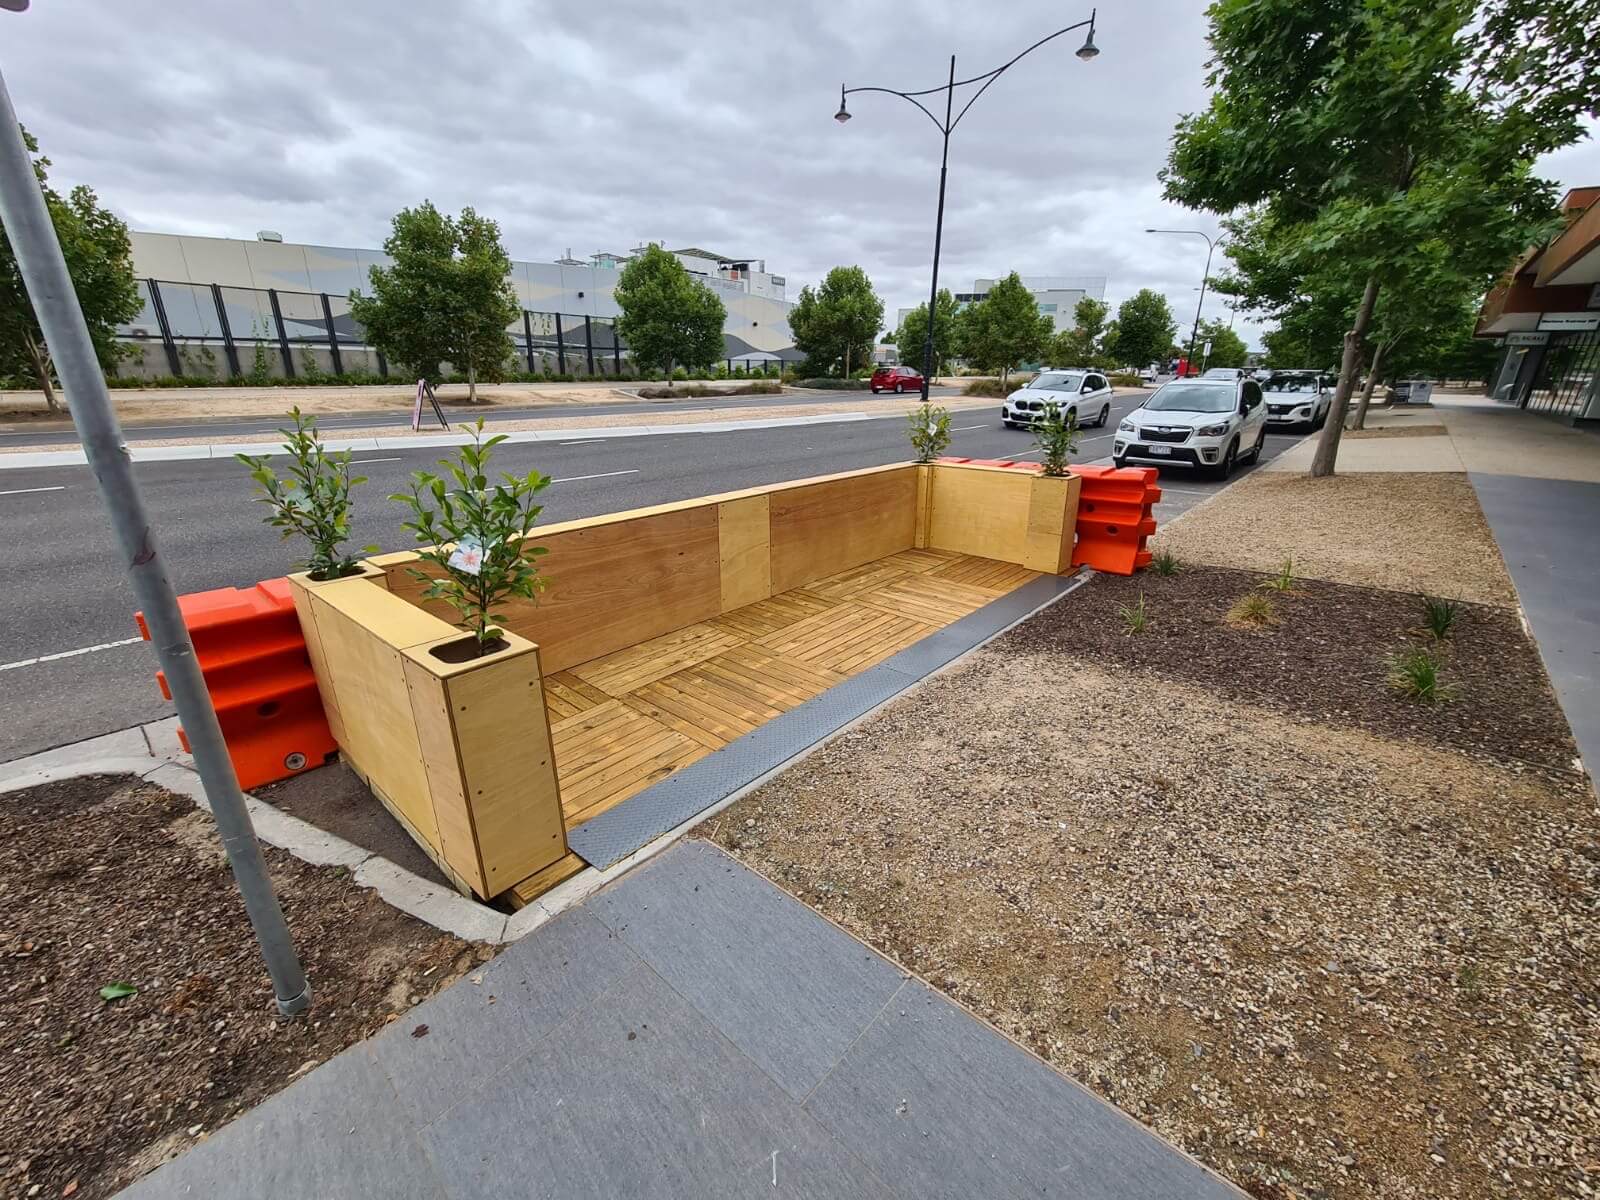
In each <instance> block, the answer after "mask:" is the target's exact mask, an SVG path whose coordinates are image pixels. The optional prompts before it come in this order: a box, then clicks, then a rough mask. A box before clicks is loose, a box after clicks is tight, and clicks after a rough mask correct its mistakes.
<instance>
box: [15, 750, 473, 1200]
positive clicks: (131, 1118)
mask: <svg viewBox="0 0 1600 1200" xmlns="http://www.w3.org/2000/svg"><path fill="white" fill-rule="evenodd" d="M266 853H267V862H268V866H269V868H270V870H271V874H272V879H273V882H274V884H275V886H276V888H277V891H278V897H279V900H280V902H281V903H282V904H283V907H284V911H285V914H286V916H287V918H288V922H289V927H290V929H291V931H292V932H293V934H294V937H295V940H296V945H297V948H298V950H299V952H300V956H301V961H302V962H303V964H304V965H305V968H306V972H307V975H308V976H309V978H310V980H311V984H312V989H313V992H314V994H315V1004H314V1006H313V1008H312V1010H311V1011H310V1012H309V1013H308V1014H305V1015H304V1016H302V1017H300V1018H299V1019H296V1020H294V1021H280V1020H279V1019H278V1018H277V1010H276V1005H275V1003H274V1001H273V994H272V985H271V982H270V980H269V979H268V977H267V973H266V969H265V968H264V967H263V965H262V963H261V959H260V956H259V953H258V951H257V947H256V943H255V941H254V938H253V936H252V934H251V930H250V925H249V922H248V919H247V918H246V916H245V913H244V907H243V905H242V903H241V902H240V900H239V896H238V892H237V890H236V889H235V887H234V883H233V876H232V874H231V873H230V871H229V869H228V866H227V861H226V858H225V857H224V855H223V852H222V848H221V845H220V843H219V842H218V840H217V837H216V833H215V829H214V826H213V825H212V822H211V818H210V816H209V814H207V813H205V812H203V811H201V810H198V809H196V808H195V806H194V805H193V804H192V803H191V802H190V801H189V800H187V799H184V798H182V797H179V796H175V795H173V794H172V793H170V792H167V791H165V790H164V789H162V788H158V787H154V786H152V785H150V784H147V783H143V782H141V781H139V780H137V779H133V778H129V777H118V776H97V777H90V778H83V779H73V780H67V781H64V782H60V783H53V784H47V785H44V786H42V787H37V788H33V789H30V790H28V791H24V792H18V793H15V794H12V795H9V796H5V797H0V879H4V881H5V884H4V886H3V887H0V1003H3V1007H4V1010H5V1012H6V1014H7V1015H6V1017H5V1019H4V1021H3V1022H0V1055H3V1058H4V1062H5V1064H6V1065H5V1070H4V1072H3V1074H0V1194H4V1195H6V1196H18V1197H27V1196H40V1197H58V1196H60V1197H65V1196H76V1197H80V1198H88V1200H92V1198H94V1197H101V1196H109V1195H111V1194H112V1193H114V1192H115V1191H117V1190H118V1189H119V1188H120V1187H122V1186H124V1185H126V1184H127V1183H128V1182H130V1181H131V1180H132V1179H133V1178H135V1177H136V1176H138V1175H140V1174H143V1173H144V1172H146V1171H148V1170H151V1169H153V1168H154V1167H156V1166H158V1165H160V1163H161V1162H163V1161H165V1160H166V1159H168V1158H170V1157H173V1156H174V1155H176V1154H177V1153H179V1152H181V1151H182V1150H183V1149H185V1148H186V1147H187V1146H189V1145H190V1144H192V1143H193V1142H194V1141H195V1140H196V1139H198V1138H201V1137H204V1136H205V1135H207V1134H208V1133H210V1132H212V1131H214V1130H216V1129H217V1128H218V1127H219V1126H221V1125H223V1124H225V1123H227V1122H228V1121H229V1120H231V1119H232V1118H234V1117H236V1116H238V1115H239V1114H240V1113H241V1112H243V1111H244V1110H245V1109H247V1108H249V1107H251V1106H252V1105H255V1104H257V1103H259V1102H260V1101H261V1100H263V1099H265V1098H266V1097H267V1096H269V1095H271V1094H272V1093H273V1092H276V1091H277V1090H279V1089H280V1088H282V1087H284V1086H285V1085H286V1084H288V1083H289V1082H290V1081H291V1080H292V1079H294V1078H296V1077H297V1076H299V1075H301V1074H304V1073H305V1072H306V1071H308V1070H310V1069H311V1068H312V1067H314V1066H316V1065H317V1064H318V1063H320V1062H322V1061H323V1060H325V1059H328V1058H331V1057H332V1056H333V1055H335V1054H337V1053H338V1052H339V1051H341V1050H343V1049H344V1048H345V1047H347V1046H349V1045H351V1044H352V1043H354V1042H356V1041H358V1040H360V1039H361V1038H364V1037H366V1036H368V1035H369V1034H371V1033H373V1032H375V1031H376V1030H378V1029H379V1028H381V1027H382V1026H383V1025H384V1024H385V1023H386V1022H387V1021H389V1020H392V1019H394V1017H395V1016H396V1015H397V1014H399V1013H401V1012H403V1011H405V1010H406V1009H407V1008H409V1007H410V1006H411V1005H413V1004H416V1003H418V1002H419V1001H420V1000H422V999H424V998H425V997H427V996H429V995H431V994H432V993H433V992H435V991H436V990H438V988H439V987H441V986H442V985H443V984H445V983H447V982H449V981H451V980H452V979H455V978H457V977H458V976H459V975H461V974H462V973H464V972H465V971H467V970H468V969H470V968H471V967H472V966H474V965H476V964H477V963H478V962H480V961H483V960H484V959H487V958H488V957H490V956H491V954H492V951H490V950H488V949H487V948H485V947H478V946H473V945H471V944H469V943H466V942H463V941H460V940H458V939H456V938H454V937H450V936H447V935H443V934H440V933H439V932H438V931H437V930H435V929H432V928H430V927H428V926H426V925H423V924H422V923H420V922H418V921H414V920H412V919H411V918H410V917H407V916H404V915H403V914H401V913H398V912H396V911H394V910H393V909H391V908H389V907H388V906H387V905H386V904H384V903H383V902H382V901H381V900H380V899H378V897H377V896H376V895H375V894H374V893H373V892H371V891H369V890H367V889H365V888H361V887H357V886H356V885H355V884H354V883H352V882H351V880H350V877H349V875H348V873H347V872H345V871H344V870H342V869H339V868H326V867H312V866H309V865H307V864H305V863H302V862H300V861H298V860H296V859H294V858H292V857H290V856H289V855H287V854H284V853H283V852H281V851H277V850H273V849H270V848H269V849H267V851H266ZM113 984H128V985H131V986H132V987H134V988H136V989H137V992H136V994H132V995H128V996H126V997H124V998H120V999H103V998H102V996H101V989H102V988H104V987H107V986H108V985H113Z"/></svg>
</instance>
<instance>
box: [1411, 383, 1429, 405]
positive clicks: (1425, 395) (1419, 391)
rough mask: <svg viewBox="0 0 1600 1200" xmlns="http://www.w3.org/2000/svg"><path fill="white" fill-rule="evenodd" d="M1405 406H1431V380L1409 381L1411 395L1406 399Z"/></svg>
mask: <svg viewBox="0 0 1600 1200" xmlns="http://www.w3.org/2000/svg"><path fill="white" fill-rule="evenodd" d="M1406 403H1407V404H1432V403H1433V380H1431V379H1413V380H1412V381H1411V394H1410V395H1409V396H1407V397H1406Z"/></svg>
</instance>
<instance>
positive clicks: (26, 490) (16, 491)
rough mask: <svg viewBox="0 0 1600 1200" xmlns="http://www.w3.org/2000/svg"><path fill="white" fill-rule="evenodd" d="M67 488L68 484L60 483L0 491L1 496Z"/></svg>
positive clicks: (23, 494) (57, 490)
mask: <svg viewBox="0 0 1600 1200" xmlns="http://www.w3.org/2000/svg"><path fill="white" fill-rule="evenodd" d="M66 490H67V485H66V484H64V483H58V484H56V486H55V487H39V488H15V489H13V490H12V491H9V492H0V496H26V495H27V494H28V493H29V492H64V491H66Z"/></svg>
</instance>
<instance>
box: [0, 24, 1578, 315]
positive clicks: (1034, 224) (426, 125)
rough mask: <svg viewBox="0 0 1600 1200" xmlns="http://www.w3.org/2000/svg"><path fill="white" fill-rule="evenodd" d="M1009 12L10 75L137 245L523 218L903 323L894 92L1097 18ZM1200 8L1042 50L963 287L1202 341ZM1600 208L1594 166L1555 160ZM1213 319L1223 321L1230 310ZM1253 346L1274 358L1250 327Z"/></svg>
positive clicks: (69, 172)
mask: <svg viewBox="0 0 1600 1200" xmlns="http://www.w3.org/2000/svg"><path fill="white" fill-rule="evenodd" d="M1088 11H1089V9H1088V6H1087V5H1084V6H1082V7H1081V8H1080V7H1078V6H1075V5H1072V4H1068V5H1061V4H1059V3H1043V2H1034V0H1011V2H1008V3H1002V4H996V5H994V6H992V7H983V6H979V5H974V4H970V3H953V2H950V0H945V2H935V0H895V2H894V3H889V2H887V0H856V2H853V3H852V2H850V0H836V2H834V3H826V4H823V3H815V2H813V0H788V2H787V3H783V4H750V3H733V2H731V0H696V2H692V3H691V2H687V0H651V2H650V3H643V2H641V0H607V2H606V3H597V4H591V5H574V4H570V3H567V4H560V5H555V4H547V3H540V2H526V3H516V2H511V0H500V2H485V0H474V2H473V3H466V4H462V3H453V4H452V3H432V4H421V3H414V2H410V0H406V2H401V0H338V2H337V3H330V2H329V0H275V2H274V3H272V4H250V5H244V4H218V3H215V0H211V2H206V0H131V2H124V3H108V2H106V0H96V2H90V0H33V7H32V9H31V10H30V11H28V12H27V13H24V14H22V15H20V16H18V15H12V14H7V13H0V66H3V68H4V70H5V73H6V77H7V80H8V83H9V86H10V88H11V92H12V98H13V100H14V102H15V104H16V107H17V109H18V112H19V114H20V115H21V117H22V120H23V122H24V123H25V124H26V125H28V127H29V128H30V129H31V130H32V131H33V132H34V133H35V134H37V135H38V137H39V138H40V140H41V141H42V143H43V145H44V149H45V151H46V152H47V153H48V154H49V155H50V157H51V158H52V159H53V160H54V162H55V167H54V175H53V178H54V180H55V181H56V182H57V183H60V184H64V185H70V184H74V183H79V182H84V183H89V184H92V185H93V186H94V187H95V188H96V189H97V190H98V191H99V192H100V195H101V197H102V199H103V200H104V201H106V202H107V203H109V204H110V205H111V206H112V207H113V208H114V209H116V210H117V211H118V212H119V213H120V214H121V215H122V216H124V217H125V218H126V219H127V220H128V222H129V223H130V225H132V227H133V228H135V229H146V230H159V231H165V232H181V233H200V234H212V235H217V236H231V237H251V236H253V235H254V233H255V231H256V230H257V229H263V228H267V229H276V230H279V231H281V232H282V233H283V235H284V236H285V238H287V239H288V240H290V241H306V242H320V243H324V244H334V245H357V246H375V245H377V244H378V243H380V242H381V240H382V239H383V237H384V235H385V234H386V232H387V229H388V220H389V218H390V216H391V215H392V214H393V213H394V211H395V210H396V209H398V208H399V207H401V206H403V205H407V204H413V203H416V202H417V201H420V200H421V199H423V198H425V197H426V198H429V199H432V200H433V201H434V202H435V203H436V204H439V205H440V206H442V207H446V208H450V209H456V208H459V207H461V206H462V205H466V204H471V205H473V206H475V207H476V208H477V209H478V210H479V211H480V212H483V213H486V214H488V215H491V216H493V217H495V218H496V219H497V220H499V222H500V224H501V228H502V230H503V232H504V236H505V242H506V246H507V249H508V250H509V251H510V252H511V254H512V256H513V257H514V258H525V259H535V260H539V259H543V260H549V259H552V258H555V257H557V256H559V255H560V254H561V253H562V252H563V251H564V250H565V249H567V248H568V247H571V248H572V250H573V251H574V252H575V253H577V254H578V255H579V256H586V255H587V254H589V253H591V252H593V251H596V250H613V251H625V250H627V249H628V248H629V247H632V246H634V245H636V244H638V243H639V241H641V240H660V241H663V242H665V243H667V244H669V245H676V246H683V245H696V246H703V247H706V248H708V249H711V250H714V251H717V252H719V253H725V254H729V255H749V256H752V257H761V258H765V259H766V260H767V265H768V268H769V269H770V270H772V271H776V272H779V273H782V274H785V275H787V276H788V278H789V281H790V295H791V297H792V296H793V295H794V294H796V293H798V291H799V285H800V284H801V283H804V282H811V281H815V280H816V279H818V278H819V277H820V276H821V275H822V274H823V273H824V272H825V271H826V270H827V269H828V268H829V267H831V266H833V265H835V264H839V263H858V264H860V265H861V266H862V267H864V268H866V270H867V271H868V273H869V274H870V275H871V276H872V278H873V280H874V282H875V283H876V284H877V287H878V290H879V292H880V294H881V295H882V296H883V297H884V300H885V303H886V305H887V307H888V310H889V321H890V323H891V324H892V322H893V314H894V309H895V308H896V307H900V306H909V305H911V304H914V303H917V302H918V301H919V300H921V299H924V298H925V297H926V292H927V279H928V276H927V270H928V262H929V259H930V256H931V250H932V246H931V241H932V229H933V212H934V204H935V197H936V188H937V176H938V154H939V138H938V133H937V131H936V130H935V129H934V127H933V126H932V125H931V124H930V123H929V122H928V120H927V118H926V117H924V116H923V115H922V114H920V113H918V112H917V111H916V110H915V109H913V108H912V107H911V106H910V105H908V104H906V103H905V102H904V101H901V100H898V99H896V98H894V97H889V96H861V97H852V103H851V110H852V112H854V113H855V119H854V120H852V121H851V122H850V123H849V124H848V125H844V126H840V125H838V124H837V123H835V122H834V121H833V120H832V115H833V113H834V110H835V109H836V108H837V107H838V89H839V85H840V82H841V80H843V81H846V82H848V83H849V84H851V85H858V84H874V85H881V86H886V87H894V88H899V89H914V88H921V87H929V86H933V85H935V84H937V83H939V82H940V81H941V80H942V79H943V78H944V77H945V74H946V72H947V70H948V63H949V55H950V54H951V53H952V52H955V53H956V54H957V55H958V61H957V73H958V77H959V76H965V75H970V74H975V73H977V72H979V71H982V70H987V69H988V68H990V67H992V66H995V65H998V64H999V63H1000V62H1003V61H1005V60H1006V59H1007V58H1009V57H1010V56H1011V55H1012V54H1014V53H1015V52H1016V51H1017V50H1019V49H1021V48H1022V47H1023V46H1025V45H1027V44H1028V43H1029V42H1031V41H1033V40H1035V39H1036V38H1038V37H1040V36H1042V35H1043V34H1045V33H1048V32H1050V31H1051V30H1053V29H1055V28H1058V27H1060V26H1061V25H1065V24H1070V23H1072V22H1073V21H1076V20H1080V19H1082V18H1083V17H1085V16H1087V15H1088ZM1202 13H1203V5H1202V4H1200V3H1198V2H1193V0H1126V2H1125V3H1115V4H1110V5H1104V6H1102V8H1101V11H1100V16H1099V33H1098V39H1097V40H1098V41H1099V44H1100V46H1101V49H1102V54H1101V55H1100V57H1099V58H1098V59H1096V60H1095V61H1093V62H1092V63H1088V64H1084V63H1081V62H1079V61H1078V60H1077V59H1076V58H1075V57H1073V54H1072V51H1073V50H1074V49H1075V48H1076V47H1077V45H1078V38H1077V36H1076V35H1073V34H1068V35H1066V36H1065V37H1063V38H1061V39H1059V40H1058V41H1057V42H1055V43H1052V44H1051V45H1050V46H1048V47H1045V48H1044V49H1042V50H1039V51H1036V52H1035V53H1034V54H1032V55H1030V56H1029V57H1028V58H1027V59H1026V60H1024V61H1023V62H1022V63H1019V64H1018V65H1017V66H1016V67H1015V68H1013V70H1011V71H1010V72H1008V73H1007V75H1006V77H1005V78H1003V79H1002V80H1000V81H999V82H997V83H996V84H995V85H994V87H992V88H991V89H990V90H989V92H988V93H987V94H986V95H985V96H984V97H983V99H982V100H980V101H979V102H978V104H977V105H976V106H974V108H973V109H972V111H971V113H970V114H969V116H968V117H967V119H966V120H965V121H964V122H963V123H962V125H961V127H960V128H959V129H958V130H957V132H956V135H955V137H954V139H953V141H952V146H951V169H950V188H949V197H948V200H947V211H946V215H945V245H944V256H943V267H942V276H941V278H942V280H943V281H944V282H947V283H948V284H950V285H951V287H952V288H953V289H954V290H963V289H965V288H966V287H968V286H969V285H970V284H971V282H972V280H973V279H974V278H975V277H978V276H992V275H998V274H1004V273H1005V272H1007V271H1009V270H1013V269H1015V270H1018V271H1021V272H1022V273H1023V274H1035V275H1086V274H1094V275H1105V276H1107V277H1108V278H1109V285H1108V289H1107V298H1108V299H1109V300H1111V301H1112V302H1113V304H1115V303H1116V302H1119V301H1121V300H1123V299H1125V298H1126V297H1128V296H1129V295H1131V294H1133V293H1134V292H1135V291H1137V290H1138V289H1139V288H1141V287H1153V288H1156V289H1157V290H1159V291H1161V292H1163V293H1164V294H1165V295H1166V296H1167V297H1168V299H1169V300H1170V301H1171V302H1172V305H1173V308H1174V311H1175V312H1176V313H1177V314H1178V315H1179V320H1180V322H1183V323H1187V321H1188V320H1190V319H1192V316H1193V311H1194V304H1195V301H1196V300H1197V299H1198V296H1197V294H1196V292H1195V287H1196V285H1197V284H1198V282H1199V276H1200V272H1201V267H1202V265H1203V262H1204V258H1205V244H1204V243H1203V242H1202V241H1201V240H1200V239H1199V238H1161V237H1152V236H1148V235H1146V234H1144V233H1143V232H1142V231H1143V230H1144V228H1145V227H1146V226H1171V227H1180V228H1196V229H1204V230H1206V231H1208V232H1215V229H1216V225H1215V222H1214V221H1213V220H1211V219H1210V218H1209V217H1206V216H1204V215H1201V214H1196V213H1190V212H1186V211H1185V210H1183V209H1180V208H1177V207H1176V206H1173V205H1169V204H1166V203H1165V202H1163V201H1162V200H1161V197H1160V188H1159V185H1158V184H1157V182H1156V178H1155V174H1156V171H1157V170H1158V168H1159V167H1160V166H1161V164H1162V162H1163V161H1164V158H1165V154H1166V145H1167V139H1168V138H1169V136H1170V134H1171V131H1172V126H1173V122H1174V120H1175V119H1176V117H1177V115H1178V114H1179V113H1182V112H1185V111H1190V110H1193V109H1196V108H1199V107H1201V106H1202V105H1203V104H1204V103H1205V81H1204V77H1205V59H1206V55H1207V47H1206V44H1205V40H1204V36H1205V22H1204V18H1203V15H1202ZM1547 173H1548V174H1549V175H1550V176H1551V177H1552V178H1556V179H1558V180H1560V181H1561V182H1563V183H1566V184H1568V185H1573V186H1576V185H1579V184H1585V183H1595V182H1600V152H1597V150H1596V147H1595V144H1594V143H1593V142H1590V143H1586V144H1585V145H1583V146H1580V147H1574V148H1571V149H1568V150H1566V151H1563V152H1561V153H1560V154H1558V155H1556V156H1553V158H1552V159H1551V160H1550V161H1549V163H1548V165H1547ZM1207 315H1208V316H1211V315H1223V316H1225V315H1226V312H1225V309H1224V308H1223V307H1222V302H1221V299H1220V298H1218V299H1217V300H1215V301H1208V302H1207ZM1240 325H1241V328H1244V329H1245V330H1246V337H1247V340H1248V341H1250V342H1251V343H1252V344H1255V343H1256V342H1257V340H1258V339H1257V336H1256V331H1255V329H1254V327H1247V326H1246V325H1245V322H1244V320H1243V318H1241V321H1240Z"/></svg>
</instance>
